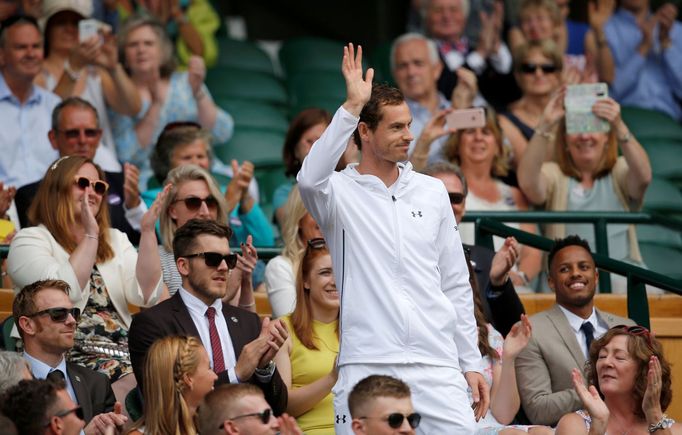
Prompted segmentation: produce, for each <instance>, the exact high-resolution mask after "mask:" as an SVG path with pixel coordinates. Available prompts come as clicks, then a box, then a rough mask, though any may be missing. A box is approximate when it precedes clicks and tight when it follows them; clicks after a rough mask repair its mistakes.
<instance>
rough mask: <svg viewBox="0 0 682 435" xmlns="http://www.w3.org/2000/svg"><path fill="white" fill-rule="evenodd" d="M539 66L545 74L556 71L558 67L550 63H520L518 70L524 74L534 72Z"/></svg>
mask: <svg viewBox="0 0 682 435" xmlns="http://www.w3.org/2000/svg"><path fill="white" fill-rule="evenodd" d="M538 68H540V69H541V70H542V72H543V73H545V74H552V73H555V72H557V70H558V69H559V68H557V66H556V65H554V64H551V63H541V64H538V63H522V64H521V67H520V68H519V70H520V71H521V72H522V73H524V74H535V72H536V71H537V70H538Z"/></svg>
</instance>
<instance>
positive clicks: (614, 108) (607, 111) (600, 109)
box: [592, 98, 621, 126]
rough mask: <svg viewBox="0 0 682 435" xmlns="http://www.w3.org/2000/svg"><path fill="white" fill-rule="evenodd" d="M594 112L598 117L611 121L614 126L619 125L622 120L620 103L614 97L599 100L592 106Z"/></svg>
mask: <svg viewBox="0 0 682 435" xmlns="http://www.w3.org/2000/svg"><path fill="white" fill-rule="evenodd" d="M592 113H594V114H595V115H597V116H598V117H600V118H602V119H605V120H607V121H609V124H611V125H612V126H617V125H618V124H619V123H620V121H621V117H620V104H618V103H617V102H616V100H614V99H613V98H604V99H602V100H597V102H596V103H594V105H593V106H592Z"/></svg>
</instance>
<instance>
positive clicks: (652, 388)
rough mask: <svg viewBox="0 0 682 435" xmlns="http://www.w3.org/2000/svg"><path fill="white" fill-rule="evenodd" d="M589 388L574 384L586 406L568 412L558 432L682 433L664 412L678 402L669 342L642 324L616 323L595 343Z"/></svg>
mask: <svg viewBox="0 0 682 435" xmlns="http://www.w3.org/2000/svg"><path fill="white" fill-rule="evenodd" d="M586 371H587V380H588V383H589V384H590V386H589V389H588V388H586V387H585V384H584V383H583V379H582V376H581V374H580V372H579V371H578V370H577V369H573V384H574V387H575V390H576V392H577V393H578V396H579V397H580V399H581V400H582V402H583V405H585V409H582V410H579V411H576V412H574V413H571V414H566V415H565V416H563V417H562V418H561V420H560V421H559V425H558V426H557V429H556V434H557V435H581V434H590V435H605V434H607V433H608V434H630V435H638V434H646V433H655V434H660V435H666V434H667V435H671V434H682V424H680V423H675V421H674V420H673V419H671V418H668V417H667V416H666V415H665V414H664V412H665V410H666V408H667V407H668V405H670V402H671V401H672V390H671V389H670V384H671V380H670V364H669V363H668V361H666V359H665V355H663V346H662V345H661V342H660V341H658V340H657V339H656V338H655V337H654V336H653V335H652V334H651V333H650V332H649V331H648V330H647V329H646V328H644V327H642V326H625V325H621V326H616V327H613V328H611V329H610V330H608V331H607V332H606V334H604V335H603V336H602V337H601V338H599V339H598V340H595V341H594V342H593V343H592V345H591V346H590V355H589V360H588V363H587V368H586Z"/></svg>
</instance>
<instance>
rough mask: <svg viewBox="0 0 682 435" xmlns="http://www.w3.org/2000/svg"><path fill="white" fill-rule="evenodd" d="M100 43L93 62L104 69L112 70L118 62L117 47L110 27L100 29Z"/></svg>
mask: <svg viewBox="0 0 682 435" xmlns="http://www.w3.org/2000/svg"><path fill="white" fill-rule="evenodd" d="M100 35H101V38H102V44H101V46H100V47H99V53H98V54H97V57H96V58H95V63H96V64H97V65H99V66H101V67H102V68H105V69H106V70H109V71H110V70H113V69H114V68H115V67H116V65H117V64H118V47H117V46H116V36H115V35H114V34H113V33H112V32H111V29H100Z"/></svg>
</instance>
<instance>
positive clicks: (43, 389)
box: [0, 379, 85, 435]
mask: <svg viewBox="0 0 682 435" xmlns="http://www.w3.org/2000/svg"><path fill="white" fill-rule="evenodd" d="M0 412H2V413H3V414H5V415H7V416H11V419H12V421H13V422H14V425H15V426H16V429H17V432H19V433H20V434H21V435H48V434H49V435H60V434H69V435H76V434H78V433H82V430H83V428H84V426H85V421H83V408H81V407H80V406H78V405H76V404H75V403H74V402H73V400H72V399H71V397H70V396H69V393H68V392H67V391H66V385H64V382H63V381H55V382H52V381H48V380H44V379H31V380H25V381H21V382H19V383H18V384H17V385H15V386H14V387H12V388H10V389H9V390H7V392H6V393H5V396H4V397H3V398H2V400H0Z"/></svg>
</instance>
